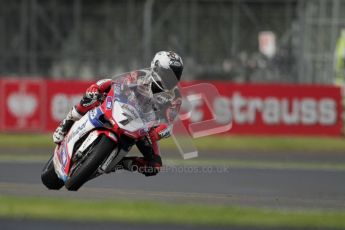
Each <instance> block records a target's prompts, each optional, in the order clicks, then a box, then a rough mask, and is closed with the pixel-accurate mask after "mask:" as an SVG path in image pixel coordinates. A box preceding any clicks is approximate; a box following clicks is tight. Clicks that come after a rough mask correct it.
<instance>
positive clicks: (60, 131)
mask: <svg viewBox="0 0 345 230" xmlns="http://www.w3.org/2000/svg"><path fill="white" fill-rule="evenodd" d="M81 117H82V115H81V114H80V113H78V111H77V110H76V108H75V107H73V108H72V109H71V110H70V111H69V112H68V114H67V116H66V118H65V119H63V120H62V121H61V123H60V124H59V126H58V127H57V128H56V130H55V132H54V134H53V140H54V142H55V143H56V144H60V143H61V142H62V140H63V139H64V137H65V136H66V134H67V133H68V131H69V130H70V129H71V127H72V125H73V124H74V122H75V121H77V120H79V119H80V118H81Z"/></svg>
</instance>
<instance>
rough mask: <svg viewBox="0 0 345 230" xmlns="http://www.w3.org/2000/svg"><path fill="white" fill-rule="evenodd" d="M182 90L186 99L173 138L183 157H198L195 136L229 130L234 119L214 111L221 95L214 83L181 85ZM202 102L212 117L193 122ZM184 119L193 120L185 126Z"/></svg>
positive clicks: (174, 127) (174, 128) (173, 131)
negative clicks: (221, 116) (221, 115)
mask: <svg viewBox="0 0 345 230" xmlns="http://www.w3.org/2000/svg"><path fill="white" fill-rule="evenodd" d="M180 90H181V93H182V95H183V98H184V99H183V102H182V107H181V108H182V109H181V111H180V113H179V119H177V120H176V121H175V123H174V126H173V130H172V138H173V139H174V142H175V144H176V146H177V148H178V150H179V152H180V154H181V155H182V157H183V159H190V158H195V157H198V151H197V149H196V147H195V145H194V142H193V138H199V137H205V136H210V135H214V134H219V133H223V132H227V131H229V130H230V129H231V127H232V119H231V116H230V117H228V118H227V119H221V118H220V116H219V114H218V113H216V112H215V111H214V109H213V105H214V103H215V102H216V99H217V98H219V97H220V93H219V92H218V90H217V88H216V87H215V86H214V85H212V84H208V83H200V84H194V85H191V86H188V87H181V88H180ZM202 103H203V104H205V105H206V106H207V108H208V110H209V111H210V113H211V115H212V118H211V119H208V120H203V121H197V122H193V119H192V117H193V115H195V114H197V112H198V111H197V107H198V106H199V105H201V104H202ZM183 120H190V121H191V123H190V124H189V125H188V127H187V128H186V127H185V126H184V124H183V122H182V121H183Z"/></svg>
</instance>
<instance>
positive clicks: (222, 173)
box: [0, 153, 345, 230]
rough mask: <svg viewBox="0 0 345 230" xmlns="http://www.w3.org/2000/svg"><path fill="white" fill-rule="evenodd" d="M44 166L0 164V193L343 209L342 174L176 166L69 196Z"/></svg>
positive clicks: (108, 178) (107, 179)
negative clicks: (49, 184)
mask: <svg viewBox="0 0 345 230" xmlns="http://www.w3.org/2000/svg"><path fill="white" fill-rule="evenodd" d="M220 155H222V154H221V153H220ZM249 157H250V156H249ZM250 158H251V157H250ZM339 158H342V157H341V156H339ZM342 159H343V158H342ZM323 160H324V159H323V158H322V161H323ZM43 164H44V163H30V162H22V163H20V162H0V194H2V195H12V196H13V195H14V196H16V195H18V196H38V197H40V196H44V197H67V198H82V199H83V198H85V199H91V198H92V199H109V198H115V199H138V200H158V201H164V202H174V203H188V202H190V203H206V204H228V205H241V206H251V207H252V206H254V207H269V208H275V209H301V208H302V209H309V208H312V209H315V208H316V209H327V210H339V209H342V210H344V209H345V183H344V182H345V173H344V171H327V170H289V169H280V170H276V169H256V168H215V167H212V168H211V167H206V166H203V167H201V166H200V167H187V168H183V167H177V168H170V169H167V170H166V171H164V172H162V173H160V174H159V175H157V176H156V177H150V178H147V177H144V176H143V175H140V174H138V173H130V172H118V173H111V174H109V175H103V176H101V177H99V178H96V179H94V180H93V181H90V182H88V183H87V184H85V185H84V187H82V188H81V189H80V190H79V191H78V192H68V191H66V190H65V189H62V190H60V191H49V190H47V189H46V188H45V187H44V186H43V185H42V184H41V181H40V172H41V169H42V167H43ZM52 223H53V224H52ZM94 225H95V226H97V229H138V228H139V227H140V229H181V230H183V229H215V228H214V227H210V228H207V227H204V228H200V227H197V228H196V227H194V226H170V227H169V226H160V225H144V226H138V225H136V224H126V223H102V224H99V223H94ZM59 226H60V227H59ZM88 226H89V227H90V228H85V223H79V222H58V223H57V224H55V223H54V222H50V221H34V220H9V219H0V227H1V229H24V228H25V229H43V228H44V229H92V226H93V224H91V225H88ZM114 226H116V227H114ZM55 227H56V228H55ZM95 229H96V227H95ZM232 229H236V228H232ZM239 229H246V228H239Z"/></svg>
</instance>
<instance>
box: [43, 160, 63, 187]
mask: <svg viewBox="0 0 345 230" xmlns="http://www.w3.org/2000/svg"><path fill="white" fill-rule="evenodd" d="M53 158H54V155H53V156H51V157H50V159H49V161H48V162H47V163H46V164H45V166H44V168H43V170H42V173H41V180H42V183H43V184H44V185H45V186H46V187H47V188H49V189H52V190H59V189H60V188H62V186H63V185H64V182H63V180H61V179H60V178H59V177H58V176H57V174H56V173H55V169H54V163H53Z"/></svg>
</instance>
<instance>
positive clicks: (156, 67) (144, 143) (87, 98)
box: [53, 51, 183, 176]
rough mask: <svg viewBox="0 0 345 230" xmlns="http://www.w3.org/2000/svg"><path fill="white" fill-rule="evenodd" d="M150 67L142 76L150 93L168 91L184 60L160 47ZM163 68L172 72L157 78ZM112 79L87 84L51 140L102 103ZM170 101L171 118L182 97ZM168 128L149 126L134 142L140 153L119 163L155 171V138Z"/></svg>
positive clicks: (166, 134) (151, 173)
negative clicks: (147, 72)
mask: <svg viewBox="0 0 345 230" xmlns="http://www.w3.org/2000/svg"><path fill="white" fill-rule="evenodd" d="M151 69H152V74H151V76H150V79H144V81H147V82H148V83H149V84H147V85H148V86H150V91H151V92H150V93H151V95H153V94H155V93H160V92H168V93H169V92H173V91H174V88H176V87H177V83H178V81H179V80H180V79H181V75H182V71H183V62H182V59H181V57H180V56H179V55H178V54H176V53H175V52H172V51H160V52H158V53H156V55H155V56H154V58H153V60H152V62H151ZM165 70H169V71H170V72H173V73H174V76H169V78H168V79H157V78H156V75H158V73H159V72H160V71H165ZM121 80H122V81H123V80H125V81H126V83H128V82H135V81H138V80H141V79H139V77H138V76H136V74H128V76H126V79H121ZM112 83H113V81H112V79H103V80H100V81H98V82H96V83H95V84H92V85H91V86H90V87H88V88H87V90H86V92H85V94H84V95H83V97H82V99H81V101H80V102H79V103H78V104H77V105H75V106H73V107H72V109H71V110H70V111H69V112H68V114H67V116H66V118H65V119H64V120H63V121H62V122H61V123H60V124H59V126H58V127H57V129H56V130H55V132H54V134H53V140H54V142H55V143H56V144H60V143H61V142H62V141H63V139H64V137H65V135H66V134H67V133H68V131H69V130H70V128H71V127H72V125H73V124H74V122H75V121H77V120H79V119H80V118H81V117H82V116H83V115H84V114H86V113H87V112H88V111H89V110H91V109H93V108H95V107H97V106H99V105H100V104H102V102H103V101H104V99H105V98H106V96H107V94H108V93H109V91H110V89H111V86H112ZM120 84H121V82H120ZM122 96H123V95H122ZM169 103H170V104H171V105H172V106H174V108H175V110H174V111H175V112H174V114H173V115H171V118H170V119H172V120H173V119H174V118H175V117H176V115H177V113H178V111H179V108H180V105H181V98H174V100H173V101H170V102H169ZM165 112H166V111H165ZM167 114H169V113H167ZM171 129H172V127H171V126H168V125H167V124H165V123H161V124H159V125H158V126H155V127H153V128H151V130H149V132H148V135H147V136H145V137H144V138H142V139H141V140H139V141H137V142H136V143H135V144H136V146H137V148H138V149H139V151H140V152H141V153H142V155H143V157H124V158H123V160H122V161H121V166H122V167H123V168H124V169H126V170H129V171H138V172H140V173H142V174H144V175H145V176H154V175H156V174H157V173H158V172H159V170H160V168H161V166H162V160H161V157H160V154H159V148H158V143H157V142H158V141H159V140H160V139H162V138H167V137H169V136H170V133H171Z"/></svg>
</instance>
